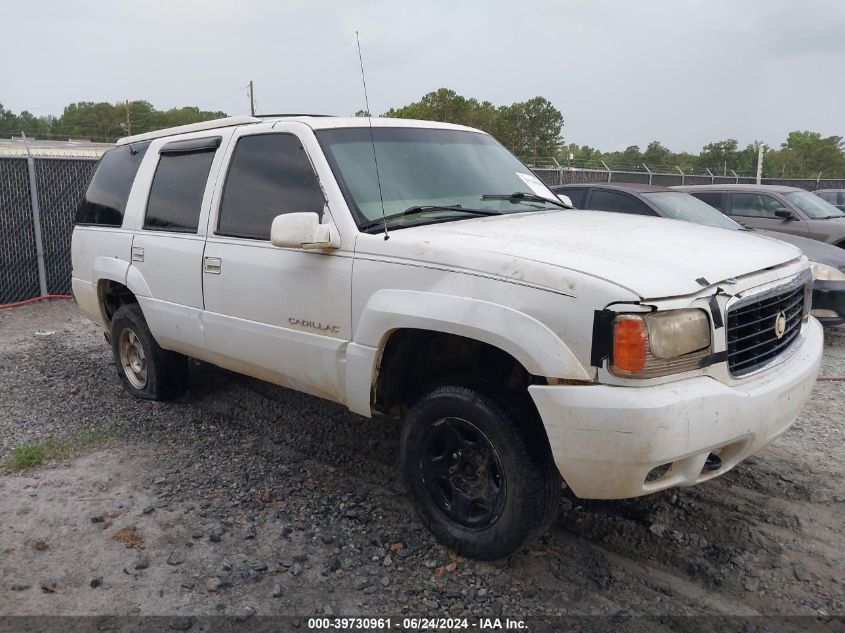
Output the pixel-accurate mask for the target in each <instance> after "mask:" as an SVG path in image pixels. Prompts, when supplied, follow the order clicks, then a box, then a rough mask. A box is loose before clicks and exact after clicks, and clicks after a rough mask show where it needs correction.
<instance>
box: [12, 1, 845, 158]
mask: <svg viewBox="0 0 845 633" xmlns="http://www.w3.org/2000/svg"><path fill="white" fill-rule="evenodd" d="M4 26H5V27H6V28H4V37H3V39H2V41H0V79H2V85H3V86H4V93H3V95H2V102H3V104H4V105H5V106H6V107H8V108H11V109H13V110H15V111H18V110H22V109H29V110H30V111H33V112H35V113H36V114H47V113H58V112H59V111H60V109H61V107H63V106H64V105H66V104H67V103H69V102H72V101H77V100H107V101H116V100H123V99H146V100H148V101H150V102H152V103H153V104H154V105H155V106H156V107H158V108H167V107H173V106H181V105H194V104H202V105H204V104H211V106H210V107H212V108H213V109H222V110H225V111H227V112H230V113H233V114H234V113H244V112H247V111H248V101H247V98H246V89H245V86H246V84H247V82H248V81H249V80H250V79H252V80H254V81H255V86H256V96H257V99H258V104H259V110H260V111H264V112H301V111H304V112H326V113H333V114H344V115H346V114H351V113H353V112H355V111H357V110H359V109H362V108H363V94H362V90H361V83H360V70H359V68H358V57H357V50H356V48H355V30H356V29H357V30H358V31H360V35H361V45H362V49H363V53H364V61H365V64H366V70H367V80H368V87H369V90H370V102H371V106H372V109H373V111H375V112H384V111H386V110H387V109H389V108H390V107H394V106H400V105H403V104H405V103H408V102H410V101H413V100H416V99H418V98H419V97H420V96H422V95H423V94H425V93H426V92H429V91H431V90H435V89H436V88H438V87H441V86H447V87H449V88H452V89H454V90H456V91H458V92H459V93H461V94H464V95H466V96H474V97H476V98H479V99H488V100H490V101H493V102H494V103H497V104H506V103H512V102H514V101H521V100H525V99H528V98H531V97H533V96H536V95H542V96H545V97H546V98H548V99H550V100H551V101H552V102H553V103H554V104H555V105H556V106H557V107H558V108H559V109H560V110H561V111H562V112H563V114H564V118H565V120H566V125H565V127H564V136H565V138H566V139H567V140H568V141H573V142H578V143H584V144H590V145H592V146H598V147H601V148H603V149H608V150H609V149H621V148H624V147H626V146H627V145H633V144H637V145H640V146H641V147H644V146H645V145H646V144H648V142H649V141H652V140H655V139H657V140H660V141H661V142H663V143H664V144H665V145H667V146H669V147H671V148H672V149H674V150H690V151H698V150H699V149H700V148H701V146H702V145H704V144H705V143H707V142H708V141H711V140H717V139H723V138H736V139H738V140H739V141H740V144H741V145H742V144H744V143H747V142H750V141H752V140H754V139H762V140H765V141H766V142H768V143H769V144H771V145H777V144H779V143H780V142H781V141H782V140H784V139H785V137H786V134H787V132H788V131H790V130H792V129H798V128H802V129H814V130H818V131H821V132H822V133H823V134H826V135H829V134H843V133H845V130H843V129H842V127H841V126H842V120H841V116H840V114H839V110H840V107H839V104H841V103H842V102H843V101H845V85H843V83H842V82H841V81H839V75H840V72H839V69H841V68H842V67H843V64H845V38H843V37H842V34H843V33H845V3H842V2H840V1H839V0H827V1H825V0H807V1H804V2H802V3H798V4H797V3H794V2H790V1H787V0H765V1H762V0H761V1H757V2H753V1H748V2H735V1H731V0H649V1H638V2H630V1H622V0H566V1H564V0H557V1H553V0H525V1H523V2H521V3H514V2H506V1H503V0H490V1H488V2H483V3H470V2H460V1H455V0H451V1H445V0H432V1H430V2H423V3H405V2H388V1H381V0H378V1H375V2H372V1H364V0H348V1H345V2H325V1H303V0H295V1H287V2H276V1H274V0H243V1H242V2H237V3H234V2H231V1H228V0H227V1H225V2H224V1H223V0H182V1H179V2H173V1H166V0H146V1H140V0H139V1H136V2H122V3H121V2H111V1H107V0H69V1H65V2H57V3H55V6H53V7H52V8H51V9H50V11H49V13H48V15H46V16H45V11H44V8H43V5H42V4H41V3H15V4H13V5H10V6H8V7H6V8H5V9H4Z"/></svg>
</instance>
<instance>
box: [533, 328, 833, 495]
mask: <svg viewBox="0 0 845 633" xmlns="http://www.w3.org/2000/svg"><path fill="white" fill-rule="evenodd" d="M805 328H806V332H805V334H804V336H803V340H802V341H801V342H800V343H798V345H799V347H798V348H797V349H796V350H795V352H794V353H793V354H792V356H791V357H790V358H789V359H788V360H786V361H784V362H783V363H781V364H779V365H777V366H776V367H773V368H771V369H770V370H768V371H765V372H763V373H761V374H759V375H756V376H753V377H749V378H748V379H746V380H743V381H742V382H740V383H738V384H736V385H733V386H730V385H726V384H724V383H722V382H720V381H718V380H716V379H714V378H712V377H710V376H696V377H694V378H688V379H685V380H679V381H676V382H670V383H665V384H660V385H655V386H647V387H623V386H612V385H549V386H545V385H535V386H532V387H529V389H528V391H529V393H530V394H531V397H532V398H533V400H534V404H535V405H536V406H537V409H538V411H539V413H540V416H541V418H542V420H543V423H544V425H545V427H546V432H547V434H548V438H549V443H550V445H551V449H552V453H553V455H554V460H555V464H556V465H557V467H558V469H559V470H560V472H561V474H562V475H563V478H564V480H565V481H566V483H567V484H568V485H569V487H570V488H572V491H573V492H574V493H575V494H576V495H578V496H579V497H583V498H589V499H622V498H627V497H636V496H640V495H644V494H648V493H651V492H656V491H658V490H663V489H665V488H670V487H673V486H688V485H692V484H696V483H699V482H701V481H705V480H707V479H711V478H713V477H716V476H718V475H721V474H722V473H725V472H727V471H728V470H730V469H731V468H733V467H734V466H735V465H736V464H737V463H739V462H740V461H741V460H743V459H745V458H746V457H748V456H749V455H751V454H753V453H755V452H757V451H759V450H760V449H761V448H763V447H764V446H766V445H767V444H768V443H769V442H771V441H772V440H773V439H774V438H776V437H777V436H778V435H780V434H781V433H783V432H784V431H785V430H786V429H787V428H789V426H790V425H791V424H792V423H793V421H794V420H795V418H796V417H797V416H798V413H799V411H800V410H801V407H802V406H803V405H804V403H805V402H806V401H807V399H808V398H809V397H810V392H811V390H812V388H813V385H814V384H815V381H816V376H817V375H818V371H819V364H820V362H821V356H822V346H823V333H822V328H821V326H820V325H819V323H818V322H817V321H816V320H815V319H810V320H809V322H808V324H807V325H806V326H805ZM714 452H715V453H717V454H718V456H719V459H720V460H721V463H720V464H719V465H718V467H717V468H715V469H714V468H713V460H711V462H710V463H709V464H707V466H705V462H706V461H707V458H708V456H709V455H710V454H711V453H714ZM715 461H717V462H718V460H715ZM652 471H655V472H652ZM658 475H659V476H658Z"/></svg>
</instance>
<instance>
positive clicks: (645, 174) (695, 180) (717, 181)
mask: <svg viewBox="0 0 845 633" xmlns="http://www.w3.org/2000/svg"><path fill="white" fill-rule="evenodd" d="M533 171H534V173H535V174H537V177H538V178H540V179H541V180H542V181H543V182H545V183H546V184H547V185H549V186H554V185H571V184H576V183H588V182H611V183H613V182H616V183H641V184H647V185H657V186H660V187H673V186H676V185H726V184H728V185H732V184H753V183H755V182H757V181H756V179H755V178H753V177H749V176H716V175H713V176H709V175H708V176H702V175H700V174H685V173H682V172H681V171H677V172H676V173H665V172H660V173H659V172H654V171H651V172H649V171H613V170H604V169H568V168H560V169H540V168H534V170H533ZM761 183H762V184H764V185H785V186H788V187H800V188H801V189H806V190H807V191H815V190H816V189H845V179H837V178H818V179H817V178H763V179H762V180H761Z"/></svg>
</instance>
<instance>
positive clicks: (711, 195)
mask: <svg viewBox="0 0 845 633" xmlns="http://www.w3.org/2000/svg"><path fill="white" fill-rule="evenodd" d="M689 193H690V195H693V196H695V197H696V198H698V199H699V200H701V201H702V202H706V203H707V204H709V205H710V206H711V207H713V208H714V209H717V210H719V211H721V210H722V192H721V191H690V192H689Z"/></svg>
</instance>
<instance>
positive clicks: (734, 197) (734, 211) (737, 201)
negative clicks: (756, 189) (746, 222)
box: [731, 193, 784, 218]
mask: <svg viewBox="0 0 845 633" xmlns="http://www.w3.org/2000/svg"><path fill="white" fill-rule="evenodd" d="M783 206H784V205H783V203H781V202H780V201H779V200H778V199H777V198H773V197H772V196H767V195H765V194H762V193H732V194H731V215H744V216H746V217H752V218H776V217H777V216H776V215H775V209H780V208H781V207H783Z"/></svg>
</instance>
